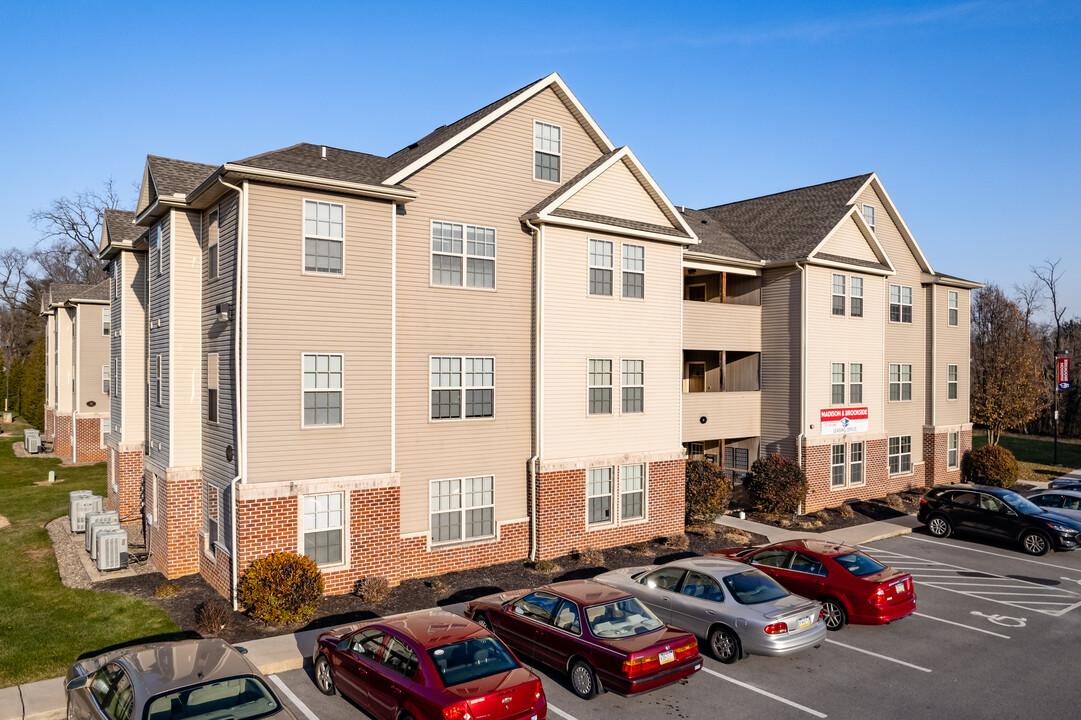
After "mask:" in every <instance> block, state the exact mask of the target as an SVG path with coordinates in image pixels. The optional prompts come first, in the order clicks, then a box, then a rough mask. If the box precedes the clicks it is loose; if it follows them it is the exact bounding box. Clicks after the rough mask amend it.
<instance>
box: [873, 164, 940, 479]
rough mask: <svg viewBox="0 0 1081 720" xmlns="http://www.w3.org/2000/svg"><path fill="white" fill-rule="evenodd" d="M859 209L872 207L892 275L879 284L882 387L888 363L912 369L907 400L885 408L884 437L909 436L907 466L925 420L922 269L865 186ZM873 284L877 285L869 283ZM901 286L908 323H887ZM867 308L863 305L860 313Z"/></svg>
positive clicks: (919, 449)
mask: <svg viewBox="0 0 1081 720" xmlns="http://www.w3.org/2000/svg"><path fill="white" fill-rule="evenodd" d="M863 204H868V205H873V206H874V208H875V236H876V237H877V238H878V241H879V243H880V244H881V245H882V247H883V249H884V250H885V251H886V255H887V256H888V257H889V258H890V261H891V262H892V263H893V266H894V267H895V268H896V270H897V274H896V275H892V276H889V277H886V278H883V279H882V281H881V290H880V292H881V293H882V295H881V298H882V312H883V313H885V317H884V321H883V322H884V324H885V356H884V358H883V361H882V362H883V369H882V370H883V372H884V373H886V382H888V379H889V375H888V373H889V365H890V363H902V364H910V365H912V400H911V401H908V402H889V401H888V400H887V401H886V404H885V419H886V425H885V431H886V434H887V435H889V436H891V437H892V436H896V435H911V436H912V462H913V464H916V463H919V462H922V459H923V426H924V424H925V423H926V419H927V402H926V398H927V388H926V383H927V382H928V378H927V357H928V354H927V349H928V347H929V346H928V344H927V337H928V334H927V326H926V318H927V308H926V302H927V299H928V297H927V294H926V292H925V291H924V290H923V288H922V286H921V284H920V283H921V276H922V270H921V268H920V266H919V264H918V262H917V260H916V257H915V255H913V254H912V251H911V250H910V249H909V247H908V244H907V243H906V242H905V240H904V238H903V237H902V236H901V232H900V230H899V229H898V228H897V225H896V224H895V222H894V218H893V217H892V216H891V215H890V214H889V213H888V212H887V211H886V207H885V205H884V203H883V202H882V199H881V198H880V197H879V196H878V193H877V192H875V190H874V188H873V187H872V186H870V185H868V186H867V188H866V189H865V190H864V191H863V193H862V194H861V195H860V196H859V197H858V198H857V199H856V205H857V207H862V205H863ZM875 282H876V283H877V281H875ZM871 284H872V283H871V282H866V283H864V292H865V293H866V292H868V291H869V289H870V287H869V286H870V285H871ZM890 285H903V286H907V287H911V288H912V322H911V323H892V322H889V286H890ZM869 306H870V303H869V302H867V301H865V302H864V308H865V310H866V309H868V308H869ZM888 390H889V388H888V386H884V388H883V397H887V398H888Z"/></svg>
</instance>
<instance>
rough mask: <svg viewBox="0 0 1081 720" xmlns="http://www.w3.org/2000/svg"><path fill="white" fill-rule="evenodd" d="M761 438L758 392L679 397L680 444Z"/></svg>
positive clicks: (697, 394) (759, 396)
mask: <svg viewBox="0 0 1081 720" xmlns="http://www.w3.org/2000/svg"><path fill="white" fill-rule="evenodd" d="M703 418H705V422H703V421H702V419H703ZM761 434H762V393H761V392H702V393H683V442H699V441H703V440H714V439H716V438H738V437H758V436H760V435H761Z"/></svg>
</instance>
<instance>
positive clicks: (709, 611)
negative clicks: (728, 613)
mask: <svg viewBox="0 0 1081 720" xmlns="http://www.w3.org/2000/svg"><path fill="white" fill-rule="evenodd" d="M706 615H709V616H710V617H717V613H716V612H714V611H713V610H706Z"/></svg>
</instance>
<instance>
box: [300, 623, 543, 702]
mask: <svg viewBox="0 0 1081 720" xmlns="http://www.w3.org/2000/svg"><path fill="white" fill-rule="evenodd" d="M312 660H313V662H314V663H315V681H316V685H318V687H319V690H321V691H322V692H323V693H324V694H326V695H333V694H334V692H335V690H337V691H338V692H340V693H341V694H342V695H344V696H346V697H347V698H349V699H350V700H352V701H353V702H355V703H356V704H357V705H359V706H360V707H362V708H364V710H366V711H367V712H368V713H369V714H370V715H371V716H372V717H373V718H375V719H376V720H404V719H412V718H416V720H473V719H474V718H483V720H545V717H546V716H547V714H548V703H547V700H545V697H544V690H543V689H542V688H541V681H540V678H538V677H537V676H536V675H534V674H533V673H531V672H530V671H529V670H526V669H525V668H524V667H522V664H521V663H519V662H518V659H517V658H516V657H514V655H513V654H512V653H511V652H510V651H509V650H508V649H507V647H506V646H505V645H504V644H503V643H501V642H500V641H499V639H498V638H496V637H495V636H493V635H492V634H491V633H490V632H488V631H487V630H485V629H484V628H482V627H480V626H479V625H477V624H476V623H473V622H470V621H469V620H466V619H465V618H463V617H460V616H458V615H452V614H451V613H448V612H444V611H442V610H434V611H426V612H418V613H411V614H409V615H402V616H399V617H396V618H392V619H383V620H375V621H372V622H367V623H361V624H359V625H352V626H349V627H348V628H343V629H341V630H334V631H331V632H329V633H323V634H322V635H320V636H319V640H318V641H317V642H316V644H315V652H314V654H313V657H312Z"/></svg>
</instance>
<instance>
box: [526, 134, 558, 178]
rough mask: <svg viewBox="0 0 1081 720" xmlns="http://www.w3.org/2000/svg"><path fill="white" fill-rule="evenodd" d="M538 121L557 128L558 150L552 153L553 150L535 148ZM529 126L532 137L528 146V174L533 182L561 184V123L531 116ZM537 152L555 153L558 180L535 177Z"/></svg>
mask: <svg viewBox="0 0 1081 720" xmlns="http://www.w3.org/2000/svg"><path fill="white" fill-rule="evenodd" d="M538 123H540V124H542V125H548V126H549V127H554V128H558V129H559V152H557V153H553V152H548V151H547V150H538V149H537V124H538ZM530 127H531V132H532V138H531V139H532V140H533V146H532V147H531V148H530V149H531V150H532V152H531V153H530V155H529V176H530V177H531V178H532V179H533V180H534V181H535V182H543V183H548V184H550V185H561V184H563V126H562V125H556V124H555V123H551V122H547V121H545V120H540V119H538V118H533V124H532V125H531V126H530ZM539 152H542V153H544V154H545V155H555V156H557V157H558V158H559V179H558V180H545V179H544V178H539V177H537V153H539Z"/></svg>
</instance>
